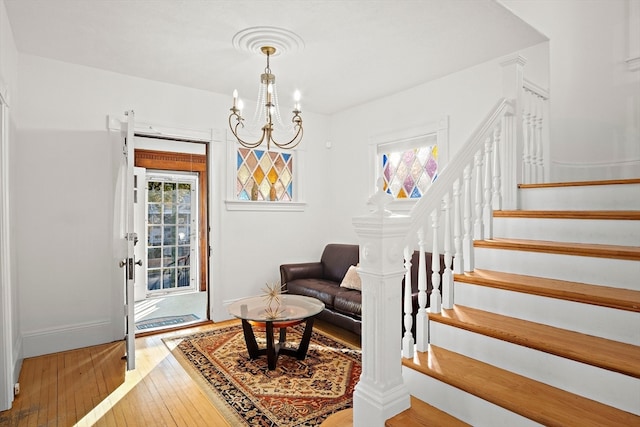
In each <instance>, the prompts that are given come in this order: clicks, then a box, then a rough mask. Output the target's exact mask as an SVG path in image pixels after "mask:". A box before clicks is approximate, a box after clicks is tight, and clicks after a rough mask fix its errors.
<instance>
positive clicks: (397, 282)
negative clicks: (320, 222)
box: [353, 191, 410, 427]
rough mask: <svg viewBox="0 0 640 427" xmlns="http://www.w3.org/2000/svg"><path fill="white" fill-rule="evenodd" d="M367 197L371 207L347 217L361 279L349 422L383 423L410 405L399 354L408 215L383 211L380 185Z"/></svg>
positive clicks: (376, 426)
mask: <svg viewBox="0 0 640 427" xmlns="http://www.w3.org/2000/svg"><path fill="white" fill-rule="evenodd" d="M386 196H388V195H386ZM372 201H373V203H374V204H376V205H377V211H376V212H374V213H372V214H370V215H367V216H362V217H356V218H354V219H353V225H354V228H355V231H356V233H357V235H358V238H359V242H360V268H359V274H360V277H361V279H362V374H361V375H360V381H359V382H358V384H357V385H356V388H355V391H354V393H353V425H354V426H355V427H384V424H385V421H386V420H387V419H389V418H391V417H393V416H395V415H397V414H398V413H400V412H402V411H404V410H406V409H408V408H409V407H410V396H409V391H408V388H407V387H406V386H405V384H404V382H403V378H402V358H401V342H402V339H401V335H402V332H401V331H402V323H401V320H402V316H401V314H402V312H401V307H402V286H401V283H402V277H403V276H404V274H405V269H404V267H403V248H404V247H405V245H406V240H407V239H406V236H407V233H408V230H409V225H410V218H409V217H407V216H404V215H393V214H391V213H390V212H388V211H386V210H385V209H384V206H385V204H386V203H387V202H388V198H387V197H385V194H384V193H383V192H381V191H379V192H378V193H376V195H374V196H373V198H372Z"/></svg>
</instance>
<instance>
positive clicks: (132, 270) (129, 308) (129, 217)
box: [120, 110, 137, 370]
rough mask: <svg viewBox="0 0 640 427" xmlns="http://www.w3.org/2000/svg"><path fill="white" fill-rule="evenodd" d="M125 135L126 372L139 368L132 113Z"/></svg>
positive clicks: (123, 153)
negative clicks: (137, 356) (135, 315)
mask: <svg viewBox="0 0 640 427" xmlns="http://www.w3.org/2000/svg"><path fill="white" fill-rule="evenodd" d="M125 114H126V115H127V120H126V123H125V125H126V132H125V138H124V144H123V147H122V156H123V159H122V161H123V166H124V174H123V175H124V176H123V177H122V178H123V179H122V185H123V193H124V207H123V218H122V221H123V227H122V229H123V235H122V236H121V237H122V239H123V240H124V244H125V245H126V258H124V259H122V260H121V261H120V267H122V268H123V269H124V274H123V277H124V287H125V301H124V307H125V316H124V318H125V325H126V349H127V370H133V369H135V367H136V354H135V352H136V342H135V338H136V334H135V319H134V313H135V306H134V283H135V282H134V281H135V274H136V261H135V244H136V240H137V236H136V235H135V233H134V209H133V207H134V195H135V193H134V182H135V180H134V173H133V165H134V149H133V136H134V129H135V118H134V113H133V110H130V111H127V112H126V113H125Z"/></svg>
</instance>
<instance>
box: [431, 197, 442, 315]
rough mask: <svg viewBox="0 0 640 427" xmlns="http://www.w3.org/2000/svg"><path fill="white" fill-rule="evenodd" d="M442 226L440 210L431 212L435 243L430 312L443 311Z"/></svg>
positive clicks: (432, 253)
mask: <svg viewBox="0 0 640 427" xmlns="http://www.w3.org/2000/svg"><path fill="white" fill-rule="evenodd" d="M439 227H440V210H439V209H438V208H436V209H434V210H433V212H431V232H432V233H433V243H432V246H431V286H432V288H431V297H430V298H429V313H440V312H441V311H442V295H441V294H440V249H439V248H438V228H439Z"/></svg>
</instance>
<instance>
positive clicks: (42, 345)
mask: <svg viewBox="0 0 640 427" xmlns="http://www.w3.org/2000/svg"><path fill="white" fill-rule="evenodd" d="M111 341H113V324H112V323H111V321H110V320H102V321H97V322H87V323H76V324H73V325H65V326H61V327H56V328H46V329H40V330H35V331H27V332H24V333H23V334H22V348H23V356H24V357H25V358H27V357H35V356H42V355H44V354H49V353H57V352H60V351H67V350H73V349H76V348H82V347H88V346H92V345H98V344H104V343H107V342H111Z"/></svg>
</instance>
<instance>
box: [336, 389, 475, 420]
mask: <svg viewBox="0 0 640 427" xmlns="http://www.w3.org/2000/svg"><path fill="white" fill-rule="evenodd" d="M384 425H385V427H414V426H415V427H440V426H447V427H458V426H459V427H468V426H470V425H471V424H467V423H465V422H463V421H460V420H459V419H457V418H455V417H453V416H451V415H449V414H447V413H446V412H444V411H441V410H440V409H438V408H436V407H434V406H431V405H429V404H428V403H426V402H424V401H422V400H420V399H418V398H416V397H414V396H411V408H409V409H407V410H406V411H403V412H401V413H399V414H398V415H396V416H395V417H393V418H390V419H388V420H387V421H386V422H385V423H384ZM323 427H324V426H323Z"/></svg>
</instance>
